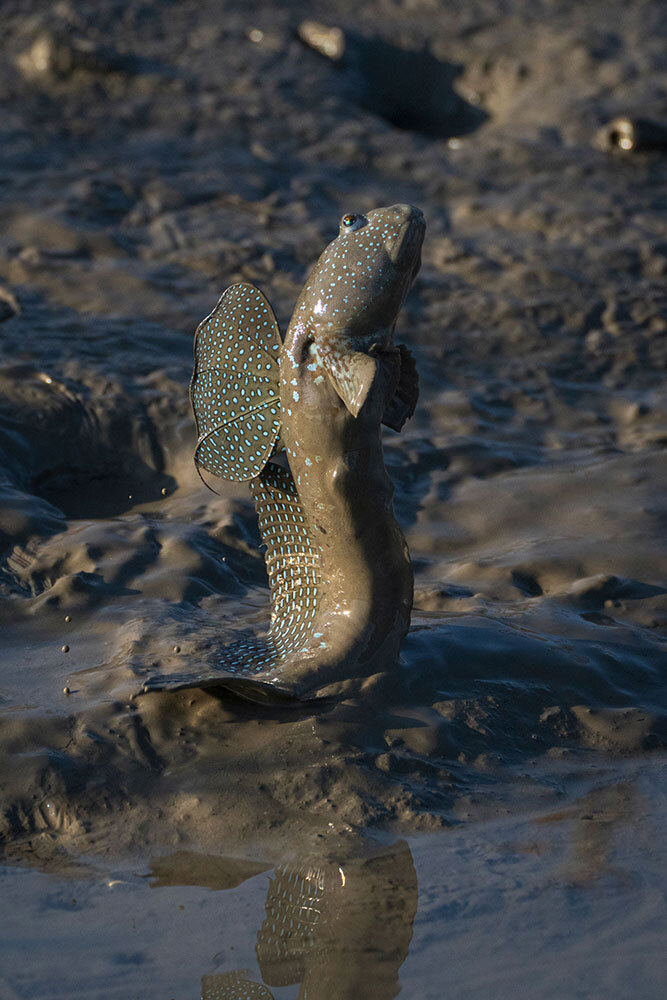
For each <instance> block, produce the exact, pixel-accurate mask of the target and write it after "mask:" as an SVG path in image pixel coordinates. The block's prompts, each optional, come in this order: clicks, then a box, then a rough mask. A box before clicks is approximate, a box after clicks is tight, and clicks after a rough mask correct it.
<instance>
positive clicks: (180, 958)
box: [0, 755, 667, 1000]
mask: <svg viewBox="0 0 667 1000" xmlns="http://www.w3.org/2000/svg"><path fill="white" fill-rule="evenodd" d="M666 766H667V760H666V759H665V757H664V755H657V756H655V757H654V758H653V759H652V761H651V762H650V764H649V765H648V766H647V765H646V763H643V764H641V765H640V764H638V762H637V761H631V762H626V763H625V764H624V765H622V766H620V767H619V766H618V765H616V766H615V767H610V766H609V761H608V760H606V759H604V758H600V757H598V756H595V755H593V756H591V757H589V759H588V760H587V761H586V763H585V764H584V763H583V762H578V764H575V765H574V766H572V765H571V764H570V765H568V766H566V767H561V768H559V769H552V770H551V772H550V773H549V772H546V771H545V770H544V769H543V768H540V766H539V765H536V764H535V762H531V763H530V764H529V765H528V766H527V769H528V770H529V771H530V772H531V779H532V780H535V777H536V774H535V772H536V770H541V772H542V773H541V779H542V781H543V782H544V801H543V803H542V804H541V806H539V807H538V808H537V809H535V808H534V807H532V808H529V809H527V810H526V809H524V808H522V805H521V797H520V795H515V796H514V797H513V801H512V802H511V804H510V808H508V809H507V810H506V814H505V815H504V816H502V817H497V818H495V819H488V820H484V821H480V822H476V823H470V824H462V825H457V826H453V827H451V828H450V829H448V830H446V831H443V832H442V833H440V834H437V835H435V834H431V835H429V836H425V837H421V838H418V837H410V838H408V840H407V841H406V840H404V839H401V840H396V839H395V838H390V837H386V838H384V841H385V842H384V843H383V844H379V843H375V844H373V845H370V844H368V843H367V844H365V845H363V846H362V845H359V844H358V845H356V851H354V850H353V849H352V845H351V844H349V843H348V844H347V845H346V846H343V845H341V846H340V847H339V851H338V852H337V853H336V852H334V853H332V854H330V855H329V856H327V857H326V859H325V858H324V856H323V855H322V854H320V855H319V856H318V855H317V853H316V854H311V855H310V856H308V855H306V856H304V857H299V854H298V848H297V845H293V851H292V859H291V861H290V862H288V863H287V864H286V865H285V866H280V867H279V868H278V869H277V870H276V869H275V868H274V869H272V868H271V865H270V863H267V862H266V861H261V860H257V861H253V860H248V859H247V858H245V859H239V858H230V857H224V856H217V855H202V854H193V853H188V852H175V853H173V854H165V855H161V856H160V857H157V858H153V859H150V860H148V859H140V858H136V859H134V864H132V863H130V862H128V861H126V862H125V863H124V864H122V865H117V866H114V867H113V868H108V867H106V866H105V865H104V864H100V862H99V860H97V861H94V862H92V863H91V864H90V867H89V869H88V870H86V868H85V865H84V863H83V859H82V864H81V868H80V870H78V871H77V870H76V869H74V870H71V871H69V872H62V873H60V874H51V875H45V874H40V873H38V872H34V871H28V870H24V869H16V868H13V869H12V868H4V869H2V870H1V875H0V878H1V880H2V890H3V899H4V901H5V906H6V907H7V909H8V910H10V911H11V912H12V913H13V914H14V915H15V916H14V919H13V920H12V922H11V925H9V924H8V926H7V928H6V931H5V933H4V934H3V940H2V945H1V947H0V955H1V957H2V966H3V982H2V985H3V996H7V997H14V996H18V997H21V998H33V997H34V998H40V1000H42V998H43V1000H47V998H48V1000H50V998H59V997H62V998H65V997H79V996H81V997H84V996H85V997H86V998H90V1000H94V998H97V997H105V998H107V997H109V998H113V997H137V998H138V997H141V998H144V997H145V998H147V1000H150V998H153V997H154V998H156V1000H157V998H158V997H160V998H164V997H178V998H184V1000H185V998H193V1000H194V998H199V997H201V998H204V1000H211V998H218V997H240V996H244V997H245V996H248V997H258V998H264V1000H266V998H268V997H272V996H273V997H275V998H281V997H283V998H288V997H292V998H294V997H296V996H297V995H298V996H299V997H306V996H308V997H312V998H315V997H322V998H325V997H353V996H358V995H359V991H360V990H361V991H363V995H364V996H365V997H373V998H377V1000H383V998H388V997H392V996H395V995H396V993H397V991H398V990H400V993H401V996H405V997H414V998H417V997H419V998H425V1000H426V998H436V997H437V998H439V997H443V996H452V997H462V998H469V997H470V998H473V997H474V998H476V997H482V996H489V995H491V994H492V995H493V996H495V997H499V998H510V997H515V996H524V995H526V996H527V995H529V994H530V995H531V996H533V997H536V998H538V1000H546V998H556V997H563V996H568V997H589V996H601V995H604V996H606V997H609V998H611V1000H625V998H629V997H642V998H647V1000H648V998H654V997H655V998H658V997H661V996H663V994H664V984H665V972H666V969H665V956H664V927H665V919H666V917H667V902H666V899H667V880H666V875H665V861H666V860H667V859H666V857H665V842H664V837H662V836H661V830H662V829H663V828H664V824H665V820H666V819H667V816H666V813H665V806H666V799H665V773H666V772H665V768H666ZM523 777H524V776H523V775H522V774H521V773H520V772H519V771H516V772H515V773H514V774H513V775H512V778H513V779H514V781H515V782H518V783H520V782H521V780H522V779H523ZM566 788H569V789H570V792H569V793H568V792H567V791H565V789H566ZM574 788H576V791H574V792H573V791H572V790H573V789H574ZM251 984H252V985H251Z"/></svg>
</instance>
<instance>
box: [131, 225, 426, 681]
mask: <svg viewBox="0 0 667 1000" xmlns="http://www.w3.org/2000/svg"><path fill="white" fill-rule="evenodd" d="M424 231H425V223H424V218H423V215H422V213H421V212H420V211H419V210H418V209H415V208H412V207H411V206H409V205H394V206H391V207H389V208H382V209H377V210H375V211H373V212H369V213H368V215H367V216H363V215H347V216H344V217H343V220H342V222H341V227H340V233H339V235H338V237H337V238H336V239H335V240H333V241H332V242H331V243H330V244H329V245H328V246H327V247H326V249H325V250H324V252H323V254H322V255H321V257H320V258H319V260H318V261H317V263H316V264H315V266H314V267H313V269H312V270H311V272H310V274H309V276H308V279H307V281H306V284H305V286H304V289H303V291H302V293H301V295H300V297H299V300H298V302H297V304H296V307H295V309H294V313H293V316H292V319H291V321H290V324H289V327H288V329H287V333H286V336H285V340H284V343H283V342H282V341H281V338H280V332H279V329H278V324H277V322H276V320H275V316H274V315H273V312H272V310H271V307H270V306H269V304H268V302H267V301H266V299H265V298H264V296H263V295H262V293H261V292H260V291H259V290H258V289H256V288H254V287H253V286H251V285H245V284H241V285H233V286H231V287H230V288H229V289H227V291H226V292H225V293H224V294H223V296H222V298H221V299H220V301H219V303H218V306H217V307H216V309H215V310H214V311H213V313H211V315H210V316H209V317H207V319H206V320H205V321H204V322H203V323H202V324H200V327H199V328H198V331H197V334H196V338H195V368H194V372H193V379H192V383H191V396H192V402H193V409H194V412H195V418H196V422H197V428H198V432H199V438H198V443H197V448H196V451H195V462H196V463H197V465H198V467H199V468H200V469H205V470H208V471H209V472H212V473H213V474H214V475H216V476H219V477H221V478H226V479H235V480H249V481H250V483H251V491H252V494H253V497H254V500H255V505H256V509H257V513H258V519H259V527H260V532H261V534H262V538H263V541H264V542H265V544H266V546H267V551H266V564H267V570H268V575H269V584H270V588H271V625H270V628H269V631H268V633H267V635H266V636H265V637H264V638H263V639H253V640H250V641H245V640H243V641H239V642H237V643H233V644H231V645H230V646H227V647H225V648H224V649H222V650H221V651H220V655H219V658H218V661H217V663H216V664H215V665H214V669H213V670H211V669H210V665H204V666H202V667H201V668H196V669H193V670H192V671H188V672H186V673H185V674H180V675H178V676H176V677H173V676H172V677H165V678H154V679H152V680H151V682H150V684H149V686H150V687H152V688H172V689H173V688H176V687H191V686H201V687H223V688H228V689H233V690H235V691H236V692H237V693H239V694H240V695H242V696H244V697H248V698H251V699H256V700H265V699H267V698H269V699H271V698H273V697H286V696H287V697H297V698H310V697H315V696H321V695H325V694H326V695H329V694H332V693H335V692H336V691H338V690H341V685H343V687H344V686H345V685H347V686H349V682H351V681H353V680H355V679H357V680H358V679H361V678H364V677H368V676H370V675H371V674H373V673H377V672H380V671H384V670H387V669H389V667H390V666H391V665H393V664H395V663H396V661H397V658H398V652H399V648H400V643H401V640H402V639H403V637H404V635H405V633H406V631H407V629H408V626H409V621H410V611H411V607H412V591H413V577H412V569H411V565H410V557H409V553H408V549H407V545H406V543H405V539H404V538H403V535H402V533H401V530H400V528H399V526H398V524H397V523H396V520H395V517H394V513H393V502H392V498H393V486H392V483H391V481H390V479H389V477H388V475H387V472H386V469H385V465H384V458H383V451H382V440H381V424H382V423H383V422H384V423H385V424H387V425H389V426H390V427H393V428H394V429H396V430H399V429H400V428H401V427H402V425H403V423H404V421H405V420H406V419H407V418H408V417H409V416H411V414H412V412H413V411H414V407H415V404H416V400H417V394H418V383H417V375H416V369H415V366H414V362H413V361H412V358H411V356H410V354H409V352H408V351H407V349H406V348H404V347H403V346H400V347H397V346H395V345H394V342H393V335H394V327H395V324H396V318H397V315H398V312H399V310H400V308H401V305H402V303H403V301H404V299H405V296H406V294H407V292H408V289H409V287H410V285H411V283H412V281H413V280H414V277H415V275H416V274H417V271H418V269H419V266H420V261H421V245H422V242H423V237H424ZM281 459H283V465H282V467H281V465H280V464H279V463H280V461H281ZM285 460H286V461H285Z"/></svg>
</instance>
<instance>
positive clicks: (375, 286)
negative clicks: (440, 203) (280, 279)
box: [297, 205, 426, 350]
mask: <svg viewBox="0 0 667 1000" xmlns="http://www.w3.org/2000/svg"><path fill="white" fill-rule="evenodd" d="M425 229H426V223H425V221H424V216H423V214H422V212H421V211H420V210H419V209H418V208H414V207H413V206H412V205H392V206H390V207H389V208H376V209H374V210H373V211H372V212H368V214H367V215H362V214H360V213H349V214H347V215H344V216H343V218H342V219H341V222H340V231H339V234H338V236H337V237H336V238H335V239H334V240H332V242H331V243H330V244H329V245H328V246H327V248H326V249H325V250H324V252H323V253H322V255H321V256H320V258H319V260H318V261H317V263H316V265H315V267H314V268H313V270H312V271H311V272H310V275H309V276H308V281H307V282H306V286H305V288H304V290H303V293H302V295H301V299H300V302H299V305H298V307H297V312H298V315H299V319H300V320H301V321H302V322H303V323H304V325H305V326H306V328H307V329H308V332H309V334H310V336H311V337H312V339H313V340H314V341H315V342H316V343H317V341H318V340H319V339H320V338H326V340H327V341H329V342H331V340H332V339H334V340H335V339H336V338H341V339H343V340H344V341H345V342H346V343H347V344H349V345H350V346H355V347H356V348H357V349H359V350H363V349H364V348H365V347H368V346H370V344H371V343H374V342H375V343H377V342H381V343H382V344H383V345H385V346H386V345H388V344H389V343H390V342H391V336H392V333H393V329H394V326H395V324H396V317H397V315H398V312H399V310H400V308H401V306H402V304H403V300H404V299H405V296H406V294H407V292H408V289H409V288H410V285H411V284H412V282H413V281H414V279H415V277H416V275H417V272H418V271H419V267H420V264H421V248H422V243H423V240H424V232H425Z"/></svg>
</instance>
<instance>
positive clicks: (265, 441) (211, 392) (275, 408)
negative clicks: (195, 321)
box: [190, 284, 282, 481]
mask: <svg viewBox="0 0 667 1000" xmlns="http://www.w3.org/2000/svg"><path fill="white" fill-rule="evenodd" d="M281 343H282V342H281V338H280V330H279V327H278V322H277V320H276V317H275V316H274V313H273V310H272V308H271V306H270V305H269V303H268V302H267V300H266V299H265V298H264V296H263V295H262V293H261V292H260V290H259V289H258V288H255V287H254V285H247V284H238V285H230V287H229V288H228V289H227V290H226V291H225V292H223V294H222V296H221V297H220V301H219V302H218V304H217V306H216V307H215V309H214V310H213V312H212V313H211V314H210V316H207V317H206V319H205V320H203V322H202V323H200V324H199V326H198V327H197V332H196V334H195V349H194V370H193V372H192V380H191V382H190V399H191V401H192V408H193V410H194V414H195V421H196V423H197V447H196V449H195V456H194V457H195V464H196V465H197V466H198V467H199V468H201V469H206V470H207V471H208V472H212V473H213V475H215V476H219V477H220V478H221V479H234V480H237V481H244V480H248V479H254V477H255V476H258V475H259V473H260V472H261V471H262V469H263V468H264V466H265V465H266V463H267V462H268V460H269V458H270V457H271V455H272V454H273V452H274V450H275V447H276V443H277V441H278V438H279V436H280V402H279V388H278V381H279V372H280V369H279V360H278V359H279V355H280V348H281Z"/></svg>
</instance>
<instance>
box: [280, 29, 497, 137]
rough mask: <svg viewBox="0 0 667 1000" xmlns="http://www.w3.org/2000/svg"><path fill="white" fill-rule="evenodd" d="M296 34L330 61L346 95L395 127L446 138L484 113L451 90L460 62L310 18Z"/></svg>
mask: <svg viewBox="0 0 667 1000" xmlns="http://www.w3.org/2000/svg"><path fill="white" fill-rule="evenodd" d="M297 33H298V37H299V39H300V40H301V41H302V42H303V43H304V45H306V46H307V47H309V48H311V49H314V50H315V51H316V52H319V53H320V55H322V56H325V57H326V58H327V59H330V60H331V61H332V62H333V63H334V64H335V67H336V70H337V71H338V72H339V73H340V74H341V76H342V82H343V89H344V91H345V94H346V96H347V97H348V98H349V99H352V100H354V101H356V103H357V104H359V105H360V106H361V107H362V108H365V109H366V110H367V111H371V112H373V114H376V115H379V116H380V117H381V118H384V119H386V121H388V122H390V123H391V124H392V125H395V126H396V127H397V128H401V129H407V130H409V131H412V132H421V133H422V134H423V135H426V136H428V137H429V138H431V139H449V138H451V137H452V136H459V135H465V134H467V133H469V132H473V131H475V129H477V128H478V127H479V126H480V125H482V124H483V122H485V121H486V120H487V118H488V117H489V116H488V114H487V112H486V111H483V110H482V109H481V108H479V107H476V106H475V105H474V104H470V103H469V102H468V101H466V100H465V99H464V98H463V97H461V95H460V94H458V93H457V92H456V90H455V89H454V81H455V80H456V79H457V77H459V76H460V75H461V67H460V66H459V65H457V64H455V63H448V62H443V61H441V60H440V59H437V58H436V57H435V56H433V55H432V54H431V53H430V52H429V51H428V50H427V49H422V50H421V51H418V50H412V49H403V48H401V47H400V46H398V45H392V44H391V43H390V42H385V41H383V40H382V39H380V38H367V37H365V36H364V35H360V34H358V33H357V32H354V31H346V32H343V31H342V29H340V28H335V27H327V26H326V25H323V24H319V23H318V22H315V21H304V22H303V23H302V24H301V25H299V28H298V32H297Z"/></svg>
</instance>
